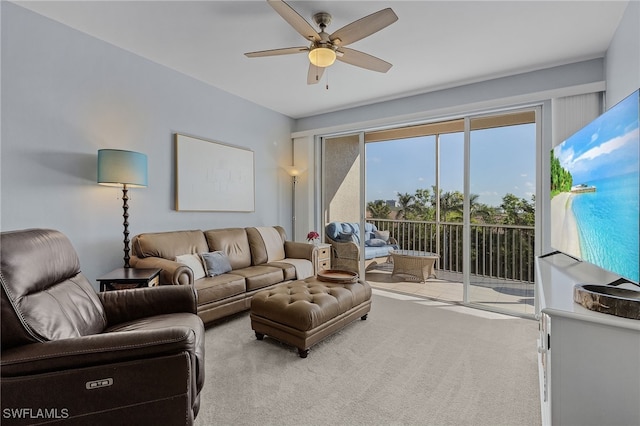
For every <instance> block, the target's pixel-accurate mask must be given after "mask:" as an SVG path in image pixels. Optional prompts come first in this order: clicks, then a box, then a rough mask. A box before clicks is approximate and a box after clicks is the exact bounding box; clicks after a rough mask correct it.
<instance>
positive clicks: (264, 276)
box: [233, 265, 284, 291]
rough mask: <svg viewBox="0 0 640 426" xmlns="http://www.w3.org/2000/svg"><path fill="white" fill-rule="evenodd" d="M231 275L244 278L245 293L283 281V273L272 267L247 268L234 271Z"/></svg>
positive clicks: (279, 269)
mask: <svg viewBox="0 0 640 426" xmlns="http://www.w3.org/2000/svg"><path fill="white" fill-rule="evenodd" d="M233 274H234V275H241V276H243V277H244V278H245V282H246V287H247V288H246V290H247V291H251V290H256V289H259V288H262V287H267V286H270V285H272V284H277V283H279V282H281V281H284V272H283V271H282V269H281V268H277V267H273V266H264V265H259V266H249V267H247V268H242V269H234V270H233Z"/></svg>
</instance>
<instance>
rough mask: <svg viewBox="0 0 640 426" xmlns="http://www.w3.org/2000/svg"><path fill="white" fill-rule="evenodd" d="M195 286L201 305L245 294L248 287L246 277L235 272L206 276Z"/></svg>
mask: <svg viewBox="0 0 640 426" xmlns="http://www.w3.org/2000/svg"><path fill="white" fill-rule="evenodd" d="M194 287H195V288H196V293H198V304H199V305H203V304H205V303H210V302H216V301H218V300H223V299H226V298H228V297H232V296H237V295H239V294H244V293H245V291H246V288H247V287H246V284H245V280H244V277H242V276H240V275H235V274H222V275H218V276H216V277H204V278H202V279H201V280H198V281H196V282H195V283H194Z"/></svg>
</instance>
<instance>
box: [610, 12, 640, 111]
mask: <svg viewBox="0 0 640 426" xmlns="http://www.w3.org/2000/svg"><path fill="white" fill-rule="evenodd" d="M605 59H606V78H607V99H606V104H607V105H606V107H607V109H609V108H611V107H612V106H614V105H615V104H617V103H618V102H620V101H621V100H622V99H624V98H626V97H627V96H628V95H629V94H631V93H633V92H634V91H636V90H638V88H640V1H637V0H635V1H630V2H629V4H628V5H627V9H626V10H625V12H624V15H623V17H622V20H621V21H620V24H619V25H618V28H617V30H616V33H615V34H614V36H613V40H612V41H611V44H610V45H609V49H608V50H607V55H606V57H605Z"/></svg>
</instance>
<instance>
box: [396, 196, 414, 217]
mask: <svg viewBox="0 0 640 426" xmlns="http://www.w3.org/2000/svg"><path fill="white" fill-rule="evenodd" d="M413 200H414V197H413V195H411V194H409V193H408V192H407V193H404V194H400V193H398V206H399V209H398V212H397V213H396V219H398V220H401V219H407V214H410V213H411V206H412V205H413Z"/></svg>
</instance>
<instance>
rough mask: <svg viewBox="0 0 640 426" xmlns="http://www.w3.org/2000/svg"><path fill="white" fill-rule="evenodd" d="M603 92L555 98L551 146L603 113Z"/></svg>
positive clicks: (553, 101) (552, 106)
mask: <svg viewBox="0 0 640 426" xmlns="http://www.w3.org/2000/svg"><path fill="white" fill-rule="evenodd" d="M603 97H604V96H603V92H595V93H586V94H583V95H575V96H567V97H564V98H555V99H553V100H552V101H551V102H552V103H551V108H552V111H553V112H552V113H553V125H552V126H553V127H552V131H553V141H552V144H553V146H556V145H558V144H559V143H561V142H562V141H564V140H565V139H566V138H568V137H569V136H571V135H572V134H574V133H575V132H577V131H578V130H580V129H581V128H582V127H584V126H585V125H587V124H588V123H589V122H591V121H592V120H593V119H595V118H596V117H598V116H599V115H600V114H602V113H603V112H604V111H603V110H602V108H603V105H604V102H603Z"/></svg>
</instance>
